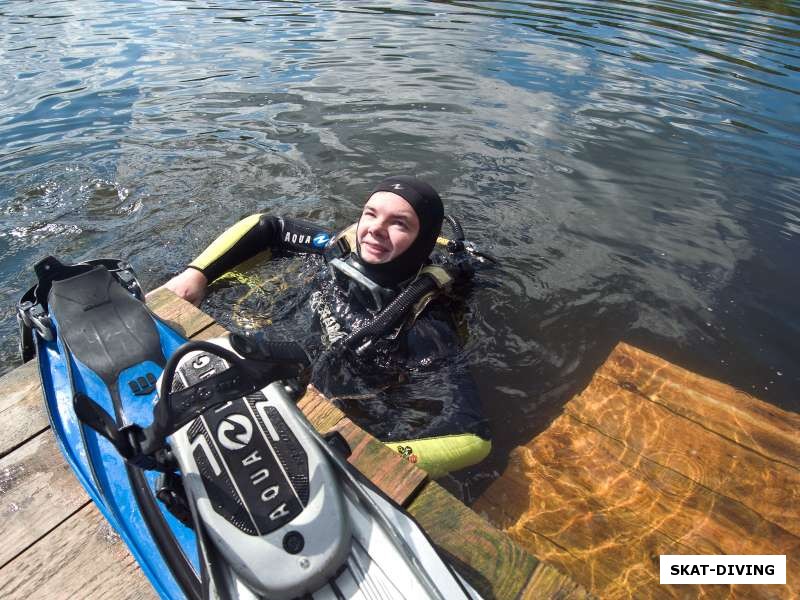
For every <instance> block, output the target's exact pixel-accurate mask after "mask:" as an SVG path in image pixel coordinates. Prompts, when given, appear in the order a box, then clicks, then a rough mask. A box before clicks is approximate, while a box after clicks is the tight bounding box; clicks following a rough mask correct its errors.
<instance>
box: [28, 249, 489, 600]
mask: <svg viewBox="0 0 800 600" xmlns="http://www.w3.org/2000/svg"><path fill="white" fill-rule="evenodd" d="M36 273H37V276H38V278H39V283H38V285H37V286H36V287H34V288H32V289H31V290H29V291H28V292H27V293H26V294H25V295H24V296H23V298H22V299H21V301H20V303H19V307H18V308H19V311H18V316H19V320H20V326H21V333H22V335H21V345H22V349H23V354H25V353H27V356H28V357H30V353H31V350H33V351H35V354H36V356H37V357H38V361H39V371H40V375H41V380H42V388H43V391H44V396H45V402H46V404H47V411H48V414H49V416H50V422H51V425H52V428H53V432H54V433H55V435H56V437H57V439H58V441H59V444H60V446H61V450H62V452H63V453H64V456H65V457H66V458H67V461H68V462H69V464H70V466H71V467H72V469H73V471H74V472H75V474H76V476H77V477H78V479H79V480H80V482H81V484H82V485H83V487H84V488H85V489H86V491H87V492H88V493H89V495H90V496H91V498H92V499H93V500H94V502H95V503H96V504H97V506H98V508H99V509H100V510H101V511H102V513H103V515H104V516H105V517H106V518H107V519H108V521H109V523H111V525H112V526H113V527H114V529H115V530H116V531H117V532H118V533H119V535H120V536H121V537H122V538H123V540H124V541H125V542H126V544H127V545H128V548H129V549H130V550H131V553H132V554H133V555H134V557H135V558H136V560H137V561H138V562H139V565H140V566H141V568H142V570H143V571H144V573H145V574H146V575H147V577H148V578H149V579H150V581H151V582H152V584H153V586H154V588H155V590H156V591H157V593H158V594H159V595H160V596H161V597H162V598H190V599H192V600H195V599H200V598H214V599H222V598H236V599H239V600H255V599H258V598H271V599H273V600H290V599H292V598H312V599H321V598H337V599H341V598H364V597H369V598H389V599H397V600H400V599H402V598H414V599H418V598H419V599H425V598H432V599H436V600H441V599H444V598H447V599H448V600H449V599H450V598H456V599H457V598H470V599H474V598H479V596H478V594H477V592H475V590H474V589H472V588H471V587H470V586H469V585H468V584H467V583H466V582H465V581H464V580H463V579H462V578H461V577H460V576H459V575H458V574H457V573H456V572H455V571H454V570H453V569H452V568H451V567H450V566H449V565H448V564H447V563H446V562H445V561H443V560H442V558H441V557H440V556H439V555H438V553H437V551H436V549H435V548H434V547H433V545H432V543H431V542H430V540H429V539H428V538H427V536H426V535H425V533H424V532H423V531H422V529H421V528H420V527H419V526H418V525H417V524H416V522H414V520H413V519H412V518H411V517H410V516H409V515H408V514H407V513H405V512H404V511H403V510H402V509H401V508H400V507H398V506H397V505H395V504H394V503H393V502H392V501H391V500H389V499H388V498H386V497H385V496H384V495H383V494H382V493H381V492H380V491H379V490H377V489H376V488H375V487H374V486H373V485H372V484H371V483H370V482H369V481H367V480H366V479H365V478H364V477H363V476H361V475H360V473H358V472H357V471H356V470H355V469H354V468H353V467H352V466H350V465H349V463H348V462H347V461H346V460H345V458H344V457H343V456H342V455H341V454H340V453H339V451H337V450H335V449H333V448H332V446H331V445H330V444H329V443H328V442H327V441H326V440H325V439H323V438H322V437H321V436H320V435H319V434H318V433H317V432H316V430H315V429H314V428H313V427H312V426H311V425H310V424H309V423H308V421H307V420H306V419H305V417H304V416H303V415H302V413H301V412H300V411H299V410H298V408H297V407H296V406H295V402H294V399H293V398H292V397H291V395H290V394H289V393H288V392H287V386H286V384H285V383H284V381H283V380H285V379H289V378H291V377H292V376H293V375H295V374H296V372H297V370H296V367H297V365H296V364H294V363H296V361H297V360H300V361H302V360H305V357H304V355H302V353H295V354H294V355H292V356H283V357H281V359H280V360H273V361H270V360H267V359H264V360H258V359H255V358H252V357H250V358H247V359H245V358H243V357H242V354H247V352H246V348H245V346H243V344H244V345H246V340H243V339H238V340H237V339H235V338H234V339H233V340H231V339H230V338H220V339H217V340H212V341H210V342H197V341H189V342H187V341H186V340H185V339H184V338H183V336H182V335H180V333H178V332H176V331H175V330H174V329H172V328H171V327H170V326H169V325H168V324H166V323H165V322H163V321H162V320H161V319H159V318H158V317H156V316H155V315H153V314H152V313H151V312H150V311H149V310H148V309H147V307H146V306H145V304H144V303H143V302H142V295H141V290H140V289H139V286H138V284H137V283H136V279H135V277H134V276H133V273H132V271H131V269H130V267H129V266H128V265H126V264H124V263H120V262H118V261H110V260H99V261H89V262H87V263H82V264H78V265H71V266H67V265H64V264H62V263H60V262H59V261H58V260H56V259H54V258H52V257H49V258H47V259H45V260H44V261H42V262H40V263H39V264H37V265H36ZM340 441H341V440H340ZM345 445H346V444H345ZM340 446H341V445H340Z"/></svg>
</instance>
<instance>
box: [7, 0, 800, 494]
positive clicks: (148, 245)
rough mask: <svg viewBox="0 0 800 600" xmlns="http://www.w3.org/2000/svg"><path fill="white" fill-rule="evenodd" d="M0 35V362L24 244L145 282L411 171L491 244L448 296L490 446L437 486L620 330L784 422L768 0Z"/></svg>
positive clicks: (775, 66)
mask: <svg viewBox="0 0 800 600" xmlns="http://www.w3.org/2000/svg"><path fill="white" fill-rule="evenodd" d="M0 40H2V44H1V45H0V52H1V53H2V54H0V83H1V84H2V85H0V212H2V220H0V340H2V341H1V342H0V367H2V368H3V369H4V370H7V369H10V368H12V367H13V366H15V365H16V364H17V362H16V361H17V358H16V340H15V337H16V334H15V322H14V312H13V305H14V302H15V301H16V299H17V298H18V296H19V294H20V293H21V291H23V290H24V289H26V288H27V286H29V285H30V283H31V279H32V274H31V271H30V268H29V267H30V265H31V264H32V263H33V262H34V261H35V260H37V259H38V258H40V257H42V256H45V255H47V254H55V255H57V256H61V257H64V258H69V259H72V260H78V259H86V258H94V257H99V256H114V257H122V258H125V259H128V260H130V261H131V262H132V263H133V264H134V265H135V267H136V268H137V271H138V272H139V274H140V277H141V279H142V280H143V282H144V284H145V285H146V286H147V287H149V288H152V287H154V286H156V285H158V284H160V283H161V282H163V281H164V280H165V279H166V278H167V277H168V276H169V275H170V274H172V273H175V272H177V271H178V270H179V269H180V268H181V267H182V265H184V264H186V263H187V262H188V261H190V260H191V259H192V258H193V257H194V256H195V255H196V254H197V253H199V252H200V251H201V250H202V249H203V248H204V246H205V245H206V244H207V243H208V242H209V241H210V240H211V239H212V238H213V237H214V236H215V235H216V234H217V233H218V232H219V231H220V230H221V229H222V228H224V227H225V226H227V225H229V224H232V223H233V222H234V221H235V220H237V219H238V218H239V217H242V216H245V215H247V214H250V213H252V212H264V211H266V212H271V213H274V214H279V215H287V216H292V217H301V218H307V219H313V220H317V221H320V222H322V223H326V224H334V225H336V226H342V227H343V226H345V225H347V224H349V223H351V222H352V221H354V220H355V218H356V217H357V215H358V213H359V209H360V206H361V205H362V203H363V201H364V199H365V196H366V193H367V191H368V190H369V188H370V186H371V185H372V184H373V183H374V182H375V181H377V180H379V179H380V178H382V177H383V176H384V175H386V174H391V173H413V174H417V175H418V176H420V177H423V178H426V179H428V180H429V181H430V182H431V183H432V184H434V185H435V186H436V187H437V188H438V189H439V190H440V191H441V192H442V195H443V197H444V199H445V201H446V204H447V207H448V210H449V211H450V212H451V213H453V214H455V215H458V216H459V217H460V218H461V220H462V221H463V223H464V227H465V229H466V230H467V232H468V234H469V236H470V237H471V238H472V239H473V240H474V241H475V242H476V243H477V244H478V245H479V246H480V247H482V248H484V249H486V250H487V251H490V252H491V253H493V254H494V255H496V256H497V257H498V258H499V259H501V261H502V265H501V266H500V267H499V268H496V269H494V270H491V271H487V272H484V273H483V274H482V275H481V278H480V280H479V281H478V282H477V284H476V289H475V290H474V292H473V294H472V296H471V298H470V299H469V302H468V305H469V312H468V314H467V315H466V321H467V324H468V326H469V330H470V340H469V342H468V344H467V347H466V348H465V352H466V353H467V355H468V357H469V358H470V360H471V363H472V364H473V371H474V374H475V376H476V377H477V379H478V382H479V385H480V388H481V393H482V396H483V398H484V401H485V404H486V410H487V412H488V413H489V415H490V416H491V418H492V421H493V423H494V428H495V431H496V444H495V446H496V447H495V452H494V453H493V456H492V457H491V459H490V461H488V462H487V463H485V464H484V465H482V466H481V467H479V468H477V469H475V470H473V471H472V472H471V473H469V474H467V475H465V476H462V477H461V478H460V480H461V481H462V483H464V484H465V485H466V486H472V487H473V488H474V489H477V488H479V487H480V485H481V484H482V483H484V482H485V481H486V480H488V479H491V477H493V476H494V473H495V472H496V471H497V470H502V467H503V464H504V460H505V456H506V455H507V453H508V450H509V449H510V448H512V447H514V446H515V445H517V444H519V443H523V442H525V441H527V440H528V439H529V438H530V437H531V436H532V435H533V434H534V433H536V432H537V431H539V430H541V429H542V428H543V427H545V426H546V425H547V423H548V421H549V419H551V418H552V416H553V415H554V414H556V413H557V412H558V409H559V408H560V407H561V406H562V405H563V403H564V402H565V401H566V400H567V399H568V398H569V397H570V395H571V394H573V393H574V392H575V391H577V390H579V389H580V388H581V387H582V386H583V385H585V384H586V382H587V380H588V377H589V376H590V375H591V373H592V372H593V370H594V369H595V368H596V367H597V366H598V365H599V363H600V362H601V361H602V360H603V359H604V357H605V356H606V355H607V354H608V352H609V351H610V349H611V348H612V347H613V345H614V344H615V343H616V342H618V341H619V340H626V341H629V342H632V343H634V344H636V345H639V346H641V347H643V348H645V349H648V350H651V351H653V352H656V353H658V354H660V355H662V356H664V357H665V358H667V359H670V360H672V361H674V362H677V363H679V364H681V365H683V366H686V367H688V368H691V369H693V370H695V371H697V372H700V373H703V374H706V375H709V376H711V377H715V378H717V379H720V380H722V381H725V382H728V383H731V384H733V385H735V386H737V387H739V388H741V389H743V390H745V391H747V392H750V393H752V394H754V395H756V396H758V397H761V398H763V399H765V400H767V401H769V402H771V403H773V404H775V405H777V406H780V407H783V408H785V409H788V410H793V411H798V410H800V404H799V402H800V400H798V399H799V398H800V394H798V392H800V370H799V369H798V359H797V357H798V356H800V342H799V341H798V339H800V306H799V305H798V300H797V298H798V297H799V294H800V275H799V274H798V269H797V267H796V261H797V257H798V256H800V252H799V250H800V248H799V246H800V245H799V244H798V240H800V167H799V166H798V165H800V161H798V148H799V147H800V119H798V115H800V101H799V100H800V78H799V75H798V70H800V48H799V47H798V46H800V5H798V3H796V2H780V1H773V2H767V1H763V2H743V1H741V2H733V1H730V2H709V1H695V0H684V1H677V0H662V1H659V2H643V1H642V2H636V1H605V2H603V1H585V2H562V1H550V2H392V3H388V2H385V3H372V2H318V3H301V2H243V1H240V2H226V3H210V2H186V1H169V2H168V1H149V2H147V1H145V2H138V1H137V2H133V1H122V0H119V1H103V2H100V1H95V2H88V1H87V2H80V3H74V2H65V1H60V0H58V1H51V2H46V1H41V0H38V1H33V2H28V1H7V2H4V3H2V4H0ZM285 268H290V269H291V268H293V267H287V265H285V264H284V265H282V266H281V268H280V269H277V268H276V267H275V266H274V265H266V266H261V267H256V268H255V269H254V270H253V271H252V273H254V274H256V275H258V276H259V277H262V278H265V279H267V280H268V282H267V284H265V286H264V287H265V289H266V290H267V291H269V290H270V289H278V288H280V287H281V286H282V285H283V284H282V281H284V280H285V278H283V279H281V272H282V270H283V269H285ZM270 286H273V288H270ZM226 294H227V292H224V291H222V292H220V293H219V294H217V295H216V296H215V297H212V299H211V301H210V304H208V305H207V308H209V309H210V310H212V311H214V312H215V314H218V315H227V316H226V318H227V319H229V321H228V322H231V321H233V322H238V323H240V324H244V325H245V326H246V325H247V324H251V325H254V324H258V323H259V322H260V320H259V319H260V318H261V317H263V315H259V314H258V310H254V308H255V309H257V308H258V307H259V306H260V304H259V302H262V301H260V300H258V299H257V298H255V299H253V300H252V302H251V303H250V304H247V303H245V305H244V306H242V307H237V308H236V309H235V310H234V314H233V316H230V307H229V306H228V305H227V303H228V298H229V296H228V295H226ZM465 493H466V494H467V495H469V490H468V489H467V490H466V492H465Z"/></svg>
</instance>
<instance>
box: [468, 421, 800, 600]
mask: <svg viewBox="0 0 800 600" xmlns="http://www.w3.org/2000/svg"><path fill="white" fill-rule="evenodd" d="M525 488H527V489H525ZM477 507H478V509H479V510H483V511H486V513H487V514H488V515H489V516H490V518H491V520H492V521H493V522H496V521H495V519H497V522H502V523H503V525H504V529H505V530H506V531H507V532H508V533H509V534H510V535H511V537H512V538H514V539H515V540H517V542H519V543H520V544H521V545H522V546H523V547H525V548H527V549H528V550H529V551H530V552H532V553H533V554H535V555H536V556H538V557H540V558H541V559H542V560H545V561H549V562H552V563H554V564H557V565H559V567H560V568H561V569H562V570H564V571H565V572H566V573H569V574H570V575H571V576H572V577H573V578H575V579H576V580H577V581H578V582H579V583H581V584H582V585H584V586H585V587H586V588H588V589H589V590H590V591H591V592H592V593H597V594H598V595H599V596H601V597H603V598H606V597H608V598H612V597H623V596H624V597H637V598H638V597H653V598H659V597H665V598H666V597H675V595H676V594H677V595H681V594H700V593H705V591H706V588H708V587H709V586H704V588H703V590H702V592H701V588H700V587H699V586H688V587H687V586H679V587H678V588H674V587H671V586H660V585H659V583H658V580H659V573H658V556H659V555H661V554H786V555H787V572H789V573H791V572H798V570H800V560H799V559H800V539H798V538H797V537H796V536H794V535H792V534H790V533H788V532H787V531H785V530H784V529H781V528H780V527H778V526H776V525H775V524H773V523H771V522H769V521H767V520H764V519H763V518H762V517H761V516H760V515H759V514H757V513H755V512H754V511H752V510H750V509H748V508H747V507H745V506H744V505H742V504H741V503H740V502H738V501H734V500H732V499H730V498H727V497H725V496H722V495H720V494H717V493H716V492H714V491H713V490H711V489H709V488H707V487H704V486H702V485H700V484H698V483H697V482H695V481H693V480H691V479H689V478H687V477H685V476H683V475H681V474H680V473H679V472H677V471H674V470H671V469H667V468H664V467H662V466H661V465H659V464H657V463H654V462H653V461H651V460H648V459H647V458H646V457H644V456H642V455H641V454H639V453H638V452H636V451H635V450H634V449H632V448H629V447H627V446H626V445H625V444H623V443H621V442H620V441H617V440H615V439H612V438H610V437H608V436H606V435H603V434H602V433H600V432H598V431H597V430H595V429H592V428H591V427H588V426H586V425H585V424H583V423H581V422H579V421H577V420H575V419H574V418H572V417H571V416H569V415H564V416H562V417H559V418H558V419H556V421H554V422H553V424H552V425H551V426H550V428H549V429H548V430H547V431H546V432H545V433H543V434H542V435H540V436H539V437H537V438H536V439H535V440H533V442H531V443H530V444H529V445H527V446H526V447H523V448H520V449H518V450H517V451H515V453H514V457H513V460H511V461H510V465H509V468H508V469H507V471H506V472H505V473H504V474H503V477H502V478H501V479H499V480H497V481H496V482H495V483H494V484H493V485H492V486H491V487H490V489H489V490H487V492H486V494H484V496H482V497H481V499H480V500H479V501H478V503H477ZM798 586H800V582H795V583H794V586H793V587H791V586H787V587H784V586H755V587H753V591H752V594H751V596H750V597H775V596H774V595H775V594H776V593H777V594H779V596H777V597H785V595H786V594H787V593H790V594H791V593H794V594H797V593H800V587H798ZM714 587H715V588H719V590H720V593H722V589H723V588H725V591H724V593H731V594H735V593H737V592H736V589H737V587H740V586H733V587H731V586H714ZM751 587H752V586H751ZM756 588H758V589H756ZM787 588H788V589H787ZM676 589H678V590H681V591H680V592H677V591H676Z"/></svg>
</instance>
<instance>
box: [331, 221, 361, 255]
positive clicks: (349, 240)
mask: <svg viewBox="0 0 800 600" xmlns="http://www.w3.org/2000/svg"><path fill="white" fill-rule="evenodd" d="M357 227H358V223H353V224H352V225H350V226H349V227H346V228H345V229H342V230H341V231H340V232H339V233H337V234H336V235H335V236H334V238H333V239H332V240H331V241H330V245H331V246H334V245H336V244H340V243H342V242H344V243H345V244H346V245H347V248H346V250H347V251H348V252H355V250H356V228H357Z"/></svg>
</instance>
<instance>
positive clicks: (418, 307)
mask: <svg viewBox="0 0 800 600" xmlns="http://www.w3.org/2000/svg"><path fill="white" fill-rule="evenodd" d="M419 273H420V275H422V274H423V273H427V274H428V275H430V276H431V277H433V278H434V279H435V280H436V283H437V284H438V289H435V290H431V291H430V292H428V293H427V294H425V295H424V296H423V297H422V298H420V299H419V300H417V301H416V302H415V303H414V306H412V307H411V312H410V314H409V317H408V319H407V320H406V322H405V323H404V324H403V325H404V327H411V326H412V325H413V324H414V322H415V321H416V320H417V317H419V316H420V315H421V314H422V311H423V310H425V307H426V306H428V304H429V303H430V301H431V300H433V299H434V298H435V297H436V296H438V295H439V294H441V293H442V292H443V291H444V290H446V289H447V288H448V286H449V285H450V284H452V283H453V277H452V275H450V273H448V272H447V270H446V269H444V268H442V267H440V266H438V265H426V266H424V267H423V268H422V270H420V272H419Z"/></svg>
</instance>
